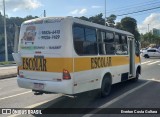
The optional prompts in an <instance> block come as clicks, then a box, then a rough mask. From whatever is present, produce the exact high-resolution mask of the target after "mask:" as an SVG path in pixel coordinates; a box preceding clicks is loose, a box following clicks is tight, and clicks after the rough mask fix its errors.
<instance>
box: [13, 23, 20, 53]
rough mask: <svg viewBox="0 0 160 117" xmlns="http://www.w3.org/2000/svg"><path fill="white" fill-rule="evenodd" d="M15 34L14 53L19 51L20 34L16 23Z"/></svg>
mask: <svg viewBox="0 0 160 117" xmlns="http://www.w3.org/2000/svg"><path fill="white" fill-rule="evenodd" d="M14 28H15V36H14V53H17V52H18V36H19V27H18V26H17V25H16V24H14Z"/></svg>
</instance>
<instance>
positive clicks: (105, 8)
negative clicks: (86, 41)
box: [104, 0, 106, 26]
mask: <svg viewBox="0 0 160 117" xmlns="http://www.w3.org/2000/svg"><path fill="white" fill-rule="evenodd" d="M104 17H105V18H104V25H105V26H106V0H105V12H104Z"/></svg>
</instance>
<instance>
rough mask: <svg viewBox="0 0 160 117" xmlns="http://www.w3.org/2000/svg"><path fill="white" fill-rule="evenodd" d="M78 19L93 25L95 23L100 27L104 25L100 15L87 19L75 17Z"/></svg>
mask: <svg viewBox="0 0 160 117" xmlns="http://www.w3.org/2000/svg"><path fill="white" fill-rule="evenodd" d="M77 18H79V19H82V20H86V21H90V22H93V23H97V24H101V25H104V18H103V14H102V13H100V14H98V15H95V16H92V17H90V18H87V17H84V16H82V17H77Z"/></svg>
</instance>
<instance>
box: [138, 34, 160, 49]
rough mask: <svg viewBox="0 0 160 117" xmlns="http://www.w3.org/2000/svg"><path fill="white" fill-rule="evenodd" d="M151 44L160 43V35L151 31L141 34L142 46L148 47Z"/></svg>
mask: <svg viewBox="0 0 160 117" xmlns="http://www.w3.org/2000/svg"><path fill="white" fill-rule="evenodd" d="M150 44H155V45H157V46H159V45H160V37H159V36H157V35H153V34H152V33H151V32H149V33H146V34H141V46H142V47H143V48H144V47H147V46H149V45H150Z"/></svg>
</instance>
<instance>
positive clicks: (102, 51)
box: [97, 30, 106, 55]
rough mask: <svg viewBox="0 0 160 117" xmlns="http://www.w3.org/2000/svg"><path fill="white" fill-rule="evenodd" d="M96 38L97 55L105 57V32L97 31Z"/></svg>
mask: <svg viewBox="0 0 160 117" xmlns="http://www.w3.org/2000/svg"><path fill="white" fill-rule="evenodd" d="M97 36H98V46H99V54H100V55H106V50H105V43H104V40H105V38H106V35H105V32H104V31H100V30H98V33H97Z"/></svg>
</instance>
